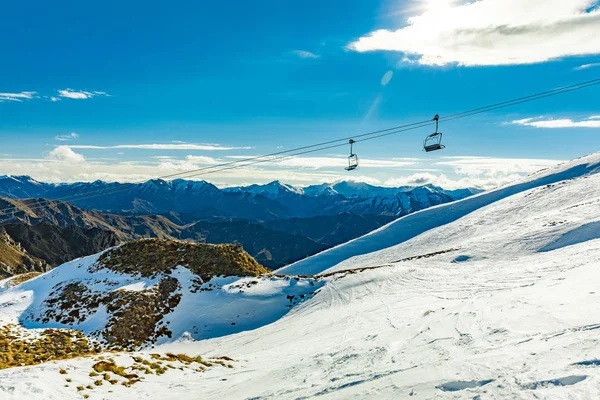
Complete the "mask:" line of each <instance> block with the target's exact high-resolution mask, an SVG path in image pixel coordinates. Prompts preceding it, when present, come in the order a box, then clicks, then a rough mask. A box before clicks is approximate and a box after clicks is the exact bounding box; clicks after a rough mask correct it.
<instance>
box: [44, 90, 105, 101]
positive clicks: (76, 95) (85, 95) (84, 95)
mask: <svg viewBox="0 0 600 400" xmlns="http://www.w3.org/2000/svg"><path fill="white" fill-rule="evenodd" d="M58 95H59V96H60V97H65V98H68V99H76V100H85V99H91V98H92V97H94V96H110V95H109V94H108V93H106V92H86V91H83V90H81V91H77V90H73V89H69V88H67V89H62V90H59V91H58ZM54 99H56V97H53V98H51V100H52V101H56V100H54Z"/></svg>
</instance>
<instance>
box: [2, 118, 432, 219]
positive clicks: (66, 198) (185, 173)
mask: <svg viewBox="0 0 600 400" xmlns="http://www.w3.org/2000/svg"><path fill="white" fill-rule="evenodd" d="M425 122H429V121H421V122H414V123H410V124H406V125H400V126H395V127H392V128H386V129H381V130H378V131H373V132H368V133H363V134H360V135H356V136H352V137H364V136H368V135H374V134H377V133H381V132H389V131H392V130H395V129H401V128H406V127H411V126H416V125H420V124H423V123H425ZM352 137H345V138H339V139H333V140H328V141H326V142H321V143H316V144H312V145H307V146H302V147H296V148H293V149H289V150H283V151H278V152H275V153H270V154H264V155H260V156H254V157H248V158H245V159H242V160H236V161H229V162H226V163H219V164H215V165H211V166H207V167H201V168H196V169H192V170H189V171H182V172H177V173H174V174H169V175H163V176H159V177H156V178H153V179H170V178H175V177H184V178H187V177H190V176H195V175H190V174H193V173H196V172H200V171H207V170H213V169H217V168H221V167H225V166H230V165H236V164H241V163H244V162H248V161H254V160H258V159H261V158H266V157H273V156H278V155H280V154H287V153H291V152H294V151H298V150H304V149H311V148H315V147H319V146H325V145H328V144H332V143H337V142H342V141H343V142H344V143H340V146H342V145H344V144H346V142H347V141H348V140H349V139H351V138H352ZM218 171H220V170H218ZM218 171H215V172H218ZM146 181H147V179H144V180H138V181H133V182H129V183H126V185H129V186H133V185H136V184H140V183H144V182H146ZM98 192H99V193H100V192H101V194H102V195H105V194H110V193H112V192H107V191H104V190H99V191H98ZM91 193H93V192H88V193H84V194H73V195H69V196H64V197H59V198H56V199H53V200H54V201H78V200H83V199H82V198H79V196H86V197H85V199H87V198H89V197H87V195H89V194H91ZM49 201H50V200H49V199H45V200H42V201H41V202H40V203H42V202H45V203H49ZM5 210H12V208H11V207H7V208H5V209H0V216H1V215H2V212H3V211H5Z"/></svg>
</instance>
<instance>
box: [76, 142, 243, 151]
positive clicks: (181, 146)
mask: <svg viewBox="0 0 600 400" xmlns="http://www.w3.org/2000/svg"><path fill="white" fill-rule="evenodd" d="M70 147H71V148H73V149H91V150H107V149H142V150H205V151H225V150H248V149H252V147H225V146H220V145H214V144H210V145H205V144H193V143H162V144H161V143H154V144H118V145H114V146H96V145H85V144H82V145H73V146H70Z"/></svg>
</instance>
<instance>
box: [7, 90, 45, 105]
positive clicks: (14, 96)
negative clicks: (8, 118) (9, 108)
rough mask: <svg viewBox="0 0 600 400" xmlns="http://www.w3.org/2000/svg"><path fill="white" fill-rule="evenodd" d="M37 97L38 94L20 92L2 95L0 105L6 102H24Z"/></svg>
mask: <svg viewBox="0 0 600 400" xmlns="http://www.w3.org/2000/svg"><path fill="white" fill-rule="evenodd" d="M36 95H37V92H20V93H0V103H2V102H5V101H17V102H22V101H23V100H31V99H33V98H35V97H37V96H36Z"/></svg>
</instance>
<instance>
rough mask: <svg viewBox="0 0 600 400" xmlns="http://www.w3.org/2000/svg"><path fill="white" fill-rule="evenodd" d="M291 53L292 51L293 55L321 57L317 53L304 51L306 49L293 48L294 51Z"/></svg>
mask: <svg viewBox="0 0 600 400" xmlns="http://www.w3.org/2000/svg"><path fill="white" fill-rule="evenodd" d="M292 53H294V54H295V55H297V56H298V57H300V58H319V57H321V56H320V55H318V54H315V53H311V52H310V51H306V50H294V51H292Z"/></svg>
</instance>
